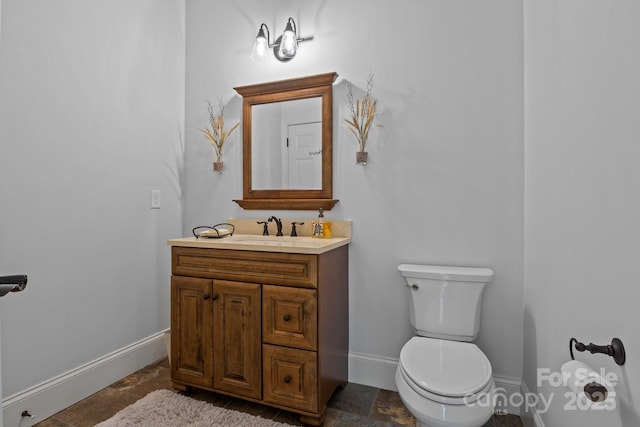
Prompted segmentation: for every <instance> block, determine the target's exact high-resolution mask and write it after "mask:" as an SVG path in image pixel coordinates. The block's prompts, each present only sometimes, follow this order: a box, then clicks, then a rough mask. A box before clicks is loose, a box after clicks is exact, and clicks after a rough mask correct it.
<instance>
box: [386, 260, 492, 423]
mask: <svg viewBox="0 0 640 427" xmlns="http://www.w3.org/2000/svg"><path fill="white" fill-rule="evenodd" d="M398 269H399V270H400V272H401V273H402V275H403V276H404V278H405V280H406V284H407V287H408V288H409V289H410V292H411V306H410V324H411V326H412V328H413V330H414V331H415V332H416V334H417V336H415V337H413V338H411V339H410V340H409V341H408V342H407V343H406V344H405V345H404V346H403V347H402V350H401V351H400V358H399V361H398V368H397V370H396V376H395V381H396V386H397V388H398V394H399V395H400V398H401V400H402V402H403V403H404V405H405V406H406V407H407V409H408V410H409V411H410V412H411V413H412V414H413V416H414V417H416V419H417V421H418V423H417V425H418V427H480V426H482V425H483V424H484V423H485V422H486V421H487V420H489V418H491V416H492V415H493V411H494V409H495V384H494V382H493V377H492V369H491V363H490V362H489V359H487V357H486V356H485V354H484V353H483V352H482V351H481V350H480V349H479V348H478V347H477V346H476V345H475V344H473V343H471V341H473V340H474V339H475V338H476V337H477V335H478V332H479V321H480V307H481V302H482V293H483V290H484V286H485V285H486V283H488V282H489V281H490V280H491V279H492V277H493V272H492V271H491V270H489V269H485V268H470V267H444V266H429V265H412V264H402V265H400V266H399V267H398Z"/></svg>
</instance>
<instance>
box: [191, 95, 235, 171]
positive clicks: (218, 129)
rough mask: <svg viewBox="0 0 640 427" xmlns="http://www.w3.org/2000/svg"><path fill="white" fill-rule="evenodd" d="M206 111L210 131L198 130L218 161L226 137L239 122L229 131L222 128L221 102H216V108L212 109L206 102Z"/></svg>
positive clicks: (208, 102)
mask: <svg viewBox="0 0 640 427" xmlns="http://www.w3.org/2000/svg"><path fill="white" fill-rule="evenodd" d="M207 111H208V112H209V124H210V125H211V129H209V128H205V129H199V130H200V132H202V134H203V135H204V137H205V138H207V140H208V141H209V143H210V144H211V145H212V146H213V149H214V150H215V151H216V157H217V159H218V161H220V160H221V158H222V147H224V143H225V141H226V140H227V137H229V135H231V133H233V131H234V130H236V128H237V127H238V126H239V125H240V122H238V123H236V124H235V125H233V126H232V127H231V129H228V130H225V128H224V104H223V103H222V101H221V100H218V108H217V110H216V109H214V107H213V105H212V104H211V102H210V101H207Z"/></svg>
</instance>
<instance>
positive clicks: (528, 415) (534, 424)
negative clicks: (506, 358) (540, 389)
mask: <svg viewBox="0 0 640 427" xmlns="http://www.w3.org/2000/svg"><path fill="white" fill-rule="evenodd" d="M520 389H521V393H522V395H523V396H529V395H530V391H529V388H528V387H527V384H526V383H525V382H524V381H522V384H521V385H520ZM526 409H527V411H523V412H522V414H521V415H520V418H521V419H522V424H524V427H545V426H544V421H542V417H541V416H540V413H539V412H538V408H536V407H534V406H527V407H526Z"/></svg>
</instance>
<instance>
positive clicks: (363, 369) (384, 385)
mask: <svg viewBox="0 0 640 427" xmlns="http://www.w3.org/2000/svg"><path fill="white" fill-rule="evenodd" d="M397 367H398V359H394V358H391V357H383V356H375V355H373V354H366V353H356V352H354V351H352V352H349V382H350V383H355V384H362V385H368V386H371V387H376V388H381V389H383V390H391V391H397V390H398V388H397V387H396V368H397Z"/></svg>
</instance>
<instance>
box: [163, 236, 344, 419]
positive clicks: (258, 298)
mask: <svg viewBox="0 0 640 427" xmlns="http://www.w3.org/2000/svg"><path fill="white" fill-rule="evenodd" d="M348 299H349V298H348V246H346V245H345V246H340V247H338V248H335V249H331V250H328V251H326V252H323V253H319V254H308V253H292V252H270V251H253V250H232V249H213V248H202V247H181V246H173V247H172V277H171V331H172V333H171V340H172V341H171V378H172V382H173V386H174V388H176V389H178V390H182V391H188V390H189V389H190V388H192V387H195V388H202V389H206V390H210V391H214V392H218V393H223V394H227V395H230V396H234V397H239V398H243V399H246V400H250V401H254V402H259V403H263V404H266V405H270V406H274V407H277V408H281V409H285V410H288V411H292V412H297V413H299V414H300V415H301V417H300V418H301V421H302V422H304V423H306V424H311V425H320V424H322V421H323V417H324V413H325V410H326V404H327V401H328V400H329V398H330V397H331V395H332V394H333V392H334V391H335V389H336V388H337V387H339V386H344V385H346V382H347V374H348V359H347V357H348V346H349V335H348V334H349V332H348V331H349V327H348Z"/></svg>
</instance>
